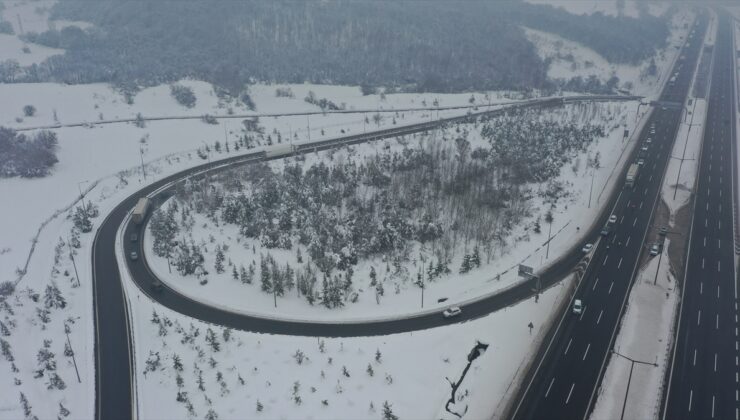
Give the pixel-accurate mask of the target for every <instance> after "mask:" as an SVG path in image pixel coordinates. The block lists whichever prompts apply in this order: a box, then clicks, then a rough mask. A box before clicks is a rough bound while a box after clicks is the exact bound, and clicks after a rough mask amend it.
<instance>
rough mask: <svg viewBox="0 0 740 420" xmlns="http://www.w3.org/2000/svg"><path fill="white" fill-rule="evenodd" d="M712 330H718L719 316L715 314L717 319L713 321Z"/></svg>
mask: <svg viewBox="0 0 740 420" xmlns="http://www.w3.org/2000/svg"><path fill="white" fill-rule="evenodd" d="M714 329H715V330H718V329H719V314H717V317H716V318H715V319H714Z"/></svg>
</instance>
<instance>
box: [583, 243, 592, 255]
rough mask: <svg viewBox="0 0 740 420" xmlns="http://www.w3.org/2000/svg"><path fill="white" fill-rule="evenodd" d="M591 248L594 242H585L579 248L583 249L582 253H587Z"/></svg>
mask: <svg viewBox="0 0 740 420" xmlns="http://www.w3.org/2000/svg"><path fill="white" fill-rule="evenodd" d="M593 248H594V244H586V245H584V246H583V248H581V251H583V253H584V254H588V253H589V252H591V250H592V249H593Z"/></svg>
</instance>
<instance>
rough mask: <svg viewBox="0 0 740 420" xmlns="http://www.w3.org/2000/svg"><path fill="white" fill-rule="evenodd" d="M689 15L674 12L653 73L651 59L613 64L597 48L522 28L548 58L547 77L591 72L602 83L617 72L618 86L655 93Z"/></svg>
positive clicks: (589, 3)
mask: <svg viewBox="0 0 740 420" xmlns="http://www.w3.org/2000/svg"><path fill="white" fill-rule="evenodd" d="M548 3H549V2H548ZM563 3H567V4H573V5H580V6H588V7H599V6H597V5H602V6H603V5H609V2H606V1H604V2H584V1H573V2H563ZM556 4H558V3H556ZM628 4H631V2H628ZM594 12H595V10H594ZM571 13H573V11H571ZM692 19H693V14H691V13H690V12H688V11H686V10H682V11H681V12H679V13H676V15H675V16H674V17H673V20H672V21H671V34H670V37H669V39H668V44H667V46H666V47H665V48H664V49H663V50H661V51H659V52H658V54H657V55H656V56H655V57H654V58H655V63H656V66H657V67H658V69H659V70H658V72H656V74H655V75H654V76H649V75H648V74H647V67H648V66H649V64H650V60H645V61H644V62H642V63H641V64H639V65H628V64H613V63H609V62H608V61H607V60H606V59H604V58H603V57H602V56H601V55H599V54H598V53H597V52H596V51H594V50H592V49H591V48H588V47H586V46H584V45H582V44H580V43H577V42H573V41H570V40H567V39H564V38H562V37H560V36H558V35H555V34H551V33H547V32H542V31H538V30H534V29H530V28H524V30H525V33H526V35H527V38H529V40H530V41H531V42H532V43H533V44H534V46H535V47H536V48H537V52H538V54H539V55H540V57H542V59H550V66H549V68H548V71H547V76H548V77H549V78H551V79H566V80H567V79H570V78H572V77H575V76H581V77H583V78H584V79H587V78H588V77H589V76H591V75H594V76H596V77H597V78H598V79H599V80H600V81H601V82H602V83H605V82H606V81H607V80H609V79H610V78H611V77H612V76H616V77H618V78H619V81H620V83H619V87H620V88H621V89H626V90H629V91H630V92H631V93H632V94H635V95H643V96H646V97H655V96H657V95H658V94H659V93H660V87H661V86H662V81H663V79H664V78H665V76H666V74H665V73H666V72H665V71H661V70H662V69H666V68H669V67H670V65H671V63H672V62H673V60H674V59H675V57H676V54H678V51H679V49H678V48H677V47H678V46H680V45H681V44H682V43H683V40H684V39H685V35H686V33H687V31H688V29H686V28H684V24H686V23H690V22H691V20H692Z"/></svg>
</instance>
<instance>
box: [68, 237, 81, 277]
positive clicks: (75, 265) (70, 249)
mask: <svg viewBox="0 0 740 420" xmlns="http://www.w3.org/2000/svg"><path fill="white" fill-rule="evenodd" d="M71 242H72V241H70V240H69V235H67V248H69V259H70V260H72V267H74V269H75V277H76V278H77V287H80V274H79V273H78V272H77V264H75V254H74V251H73V250H72V243H71Z"/></svg>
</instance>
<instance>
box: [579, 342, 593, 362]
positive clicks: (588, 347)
mask: <svg viewBox="0 0 740 420" xmlns="http://www.w3.org/2000/svg"><path fill="white" fill-rule="evenodd" d="M590 348H591V343H588V345H587V346H586V351H585V352H584V353H583V359H581V360H586V356H588V349H590Z"/></svg>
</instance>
